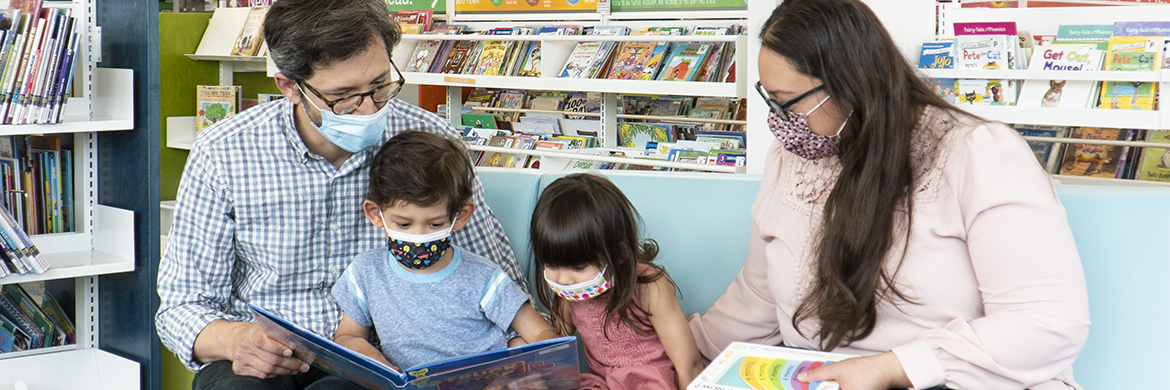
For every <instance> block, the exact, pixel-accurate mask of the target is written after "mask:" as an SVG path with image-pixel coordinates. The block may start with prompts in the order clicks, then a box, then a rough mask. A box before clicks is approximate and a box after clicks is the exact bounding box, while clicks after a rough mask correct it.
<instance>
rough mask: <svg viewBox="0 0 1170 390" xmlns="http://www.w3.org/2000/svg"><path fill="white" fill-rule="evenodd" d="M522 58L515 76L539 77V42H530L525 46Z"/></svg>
mask: <svg viewBox="0 0 1170 390" xmlns="http://www.w3.org/2000/svg"><path fill="white" fill-rule="evenodd" d="M525 49H527V50H526V51H525V53H524V60H523V62H521V63H520V70H519V71H517V72H516V75H517V76H523V77H540V42H532V43H531V44H530V45H527V46H525Z"/></svg>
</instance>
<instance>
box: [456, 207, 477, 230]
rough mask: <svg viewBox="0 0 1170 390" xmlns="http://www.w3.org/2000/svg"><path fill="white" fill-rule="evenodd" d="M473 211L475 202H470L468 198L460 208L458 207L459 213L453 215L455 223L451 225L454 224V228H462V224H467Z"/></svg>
mask: <svg viewBox="0 0 1170 390" xmlns="http://www.w3.org/2000/svg"><path fill="white" fill-rule="evenodd" d="M474 213H475V203H472V202H471V201H470V200H469V201H467V203H465V204H463V208H462V209H459V215H457V216H455V224H454V225H452V226H454V228H455V230H461V229H463V227H464V226H467V222H468V221H471V215H472V214H474Z"/></svg>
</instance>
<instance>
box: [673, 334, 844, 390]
mask: <svg viewBox="0 0 1170 390" xmlns="http://www.w3.org/2000/svg"><path fill="white" fill-rule="evenodd" d="M852 357H856V356H854V355H846V354H840V353H830V352H819V351H808V350H803V349H795V348H785V347H774V346H769V345H759V344H751V343H741V342H734V343H731V345H729V346H727V349H724V350H723V352H720V353H719V356H718V357H716V358H715V359H713V360H712V361H711V364H710V365H708V366H707V368H705V369H703V372H701V373H699V376H698V377H697V378H695V380H694V381H692V382H691V384H690V385H689V386H687V390H753V389H755V390H773V389H779V390H837V389H839V388H840V387H839V386H837V383H836V382H812V383H804V382H801V381H798V380H796V376H797V375H799V374H800V373H803V372H805V371H808V370H811V369H814V368H817V367H821V366H826V365H829V364H833V363H836V362H839V361H842V360H845V359H849V358H852Z"/></svg>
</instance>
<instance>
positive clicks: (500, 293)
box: [479, 269, 528, 331]
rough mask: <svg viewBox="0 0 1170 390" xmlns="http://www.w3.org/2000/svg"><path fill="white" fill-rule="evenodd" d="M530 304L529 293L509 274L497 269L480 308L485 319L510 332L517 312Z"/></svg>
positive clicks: (484, 293)
mask: <svg viewBox="0 0 1170 390" xmlns="http://www.w3.org/2000/svg"><path fill="white" fill-rule="evenodd" d="M527 302H528V293H525V292H524V290H521V289H520V286H518V285H516V283H515V282H513V281H512V279H511V278H510V277H508V274H506V273H505V272H504V271H502V270H500V269H496V270H495V271H494V272H493V273H492V276H491V278H489V280H488V283H487V286H486V287H485V288H484V291H483V295H482V297H481V298H480V301H479V308H480V310H482V311H483V314H484V316H485V317H487V319H488V320H490V321H491V322H492V323H495V324H496V326H498V327H499V328H500V329H501V330H504V331H508V329H509V328H511V327H512V320H513V319H515V318H516V312H518V311H520V307H521V306H522V305H524V304H525V303H527Z"/></svg>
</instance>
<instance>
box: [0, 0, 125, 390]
mask: <svg viewBox="0 0 1170 390" xmlns="http://www.w3.org/2000/svg"><path fill="white" fill-rule="evenodd" d="M44 6H46V7H59V8H71V9H72V13H73V16H74V17H75V18H77V21H78V27H79V28H80V31H81V33H82V37H81V39H82V44H81V45H79V48H80V53H79V54H78V60H77V64H76V66H77V68H76V70H75V75H74V77H75V78H74V83H73V89H74V91H73V96H72V97H70V98H69V100H68V103H67V104H66V106H65V112H64V113H63V118H64V119H63V120H64V123H61V124H54V125H3V126H0V135H5V136H7V135H27V134H73V137H74V138H73V141H74V156H75V158H74V166H73V169H74V183H73V186H74V188H75V190H74V191H75V192H74V204H75V211H74V213H75V215H74V219H75V221H77V222H78V223H77V224H76V225H77V226H76V231H75V232H72V233H59V234H44V235H37V236H33V242H34V243H35V244H36V245H37V247H38V249H40V251H41V252H42V254H44V256H45V258H46V260H48V261H49V263H50V264H51V269H50V270H49V271H48V272H45V273H44V274H39V275H37V274H26V275H9V276H7V277H3V278H0V284H10V283H25V282H34V281H44V280H60V279H73V280H74V284H75V294H76V297H75V302H76V311H75V316H74V322H75V325H76V328H77V337H76V340H77V342H76V344H74V345H68V346H61V347H53V348H44V349H34V350H29V351H22V352H15V353H4V354H0V389H11V388H14V384H15V383H16V382H23V383H24V384H25V385H27V386H28V388H30V389H38V390H40V389H81V388H90V389H137V388H138V387H139V383H138V380H139V379H138V378H139V375H140V372H139V367H138V363H136V362H133V361H130V360H127V359H124V358H121V357H118V356H115V355H113V354H110V353H108V352H105V351H102V350H100V349H98V348H97V347H98V335H99V331H98V330H99V329H98V326H99V324H100V321H99V314H100V313H99V312H98V299H99V294H98V289H99V286H98V278H97V275H104V274H111V273H118V272H129V271H133V270H134V269H135V247H134V213H133V212H131V211H127V210H120V209H117V208H113V207H108V206H103V205H99V204H97V203H96V194H97V191H98V186H99V183H98V177H97V165H98V164H97V158H98V157H97V137H96V133H95V132H99V131H118V130H130V129H133V128H134V119H133V118H134V94H133V77H134V74H133V71H131V70H125V69H104V68H98V67H97V63H98V62H100V61H101V53H100V48H101V28H100V27H98V26H95V25H94V23H95V22H94V20H95V18H94V3H93V2H92V1H87V0H75V1H71V2H45V4H44ZM62 370H67V374H66V372H64V371H62Z"/></svg>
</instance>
